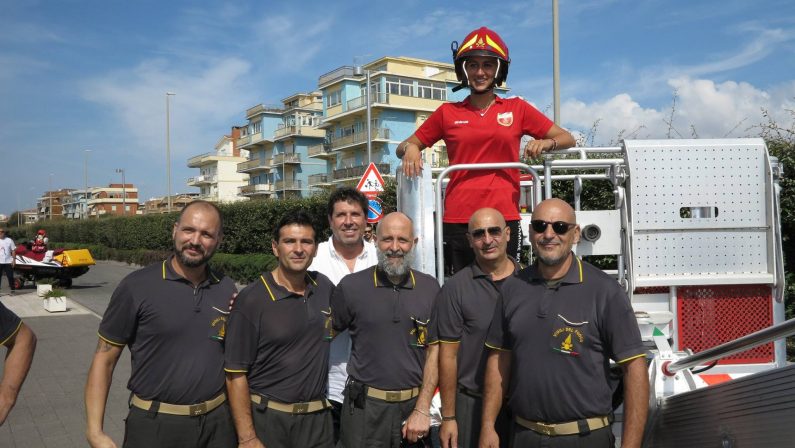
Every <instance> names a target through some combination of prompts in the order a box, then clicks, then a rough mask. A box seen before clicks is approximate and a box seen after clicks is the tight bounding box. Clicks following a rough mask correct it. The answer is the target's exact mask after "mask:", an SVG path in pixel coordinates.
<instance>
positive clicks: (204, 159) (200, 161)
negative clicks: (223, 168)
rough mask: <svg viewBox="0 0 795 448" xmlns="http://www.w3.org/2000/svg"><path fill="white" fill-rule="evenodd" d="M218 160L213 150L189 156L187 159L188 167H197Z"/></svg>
mask: <svg viewBox="0 0 795 448" xmlns="http://www.w3.org/2000/svg"><path fill="white" fill-rule="evenodd" d="M217 161H218V154H216V153H215V152H206V153H204V154H201V155H198V156H194V157H191V158H190V159H188V168H198V167H200V166H202V165H206V164H207V163H209V162H217Z"/></svg>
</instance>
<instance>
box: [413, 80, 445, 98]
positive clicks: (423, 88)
mask: <svg viewBox="0 0 795 448" xmlns="http://www.w3.org/2000/svg"><path fill="white" fill-rule="evenodd" d="M417 85H418V86H419V87H418V92H417V93H418V94H419V95H418V96H419V97H420V98H427V99H429V100H440V101H444V100H445V99H447V90H446V89H445V86H444V84H442V83H439V82H433V81H417Z"/></svg>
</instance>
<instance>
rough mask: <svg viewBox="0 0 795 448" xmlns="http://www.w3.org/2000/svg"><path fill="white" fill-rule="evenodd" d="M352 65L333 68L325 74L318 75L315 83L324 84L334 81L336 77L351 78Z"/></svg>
mask: <svg viewBox="0 0 795 448" xmlns="http://www.w3.org/2000/svg"><path fill="white" fill-rule="evenodd" d="M354 76H355V75H354V71H353V67H351V66H350V65H345V66H342V67H340V68H337V69H334V70H332V71H330V72H328V73H326V74H323V75H320V77H319V78H318V80H317V85H319V86H322V85H324V84H328V83H330V82H332V81H336V80H338V79H342V78H345V77H348V78H352V77H354Z"/></svg>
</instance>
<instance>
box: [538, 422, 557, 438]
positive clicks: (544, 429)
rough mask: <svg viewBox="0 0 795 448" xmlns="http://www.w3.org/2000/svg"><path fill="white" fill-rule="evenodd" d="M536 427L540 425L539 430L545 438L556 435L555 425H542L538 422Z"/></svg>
mask: <svg viewBox="0 0 795 448" xmlns="http://www.w3.org/2000/svg"><path fill="white" fill-rule="evenodd" d="M536 425H538V427H539V429H540V430H541V431H540V432H541V434H544V435H545V436H554V435H555V425H550V424H546V423H540V422H537V423H536Z"/></svg>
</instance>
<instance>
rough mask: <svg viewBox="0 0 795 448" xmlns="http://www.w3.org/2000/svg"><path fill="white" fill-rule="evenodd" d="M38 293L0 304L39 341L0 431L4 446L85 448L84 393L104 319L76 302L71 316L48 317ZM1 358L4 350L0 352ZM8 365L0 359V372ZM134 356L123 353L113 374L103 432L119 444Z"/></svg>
mask: <svg viewBox="0 0 795 448" xmlns="http://www.w3.org/2000/svg"><path fill="white" fill-rule="evenodd" d="M40 300H41V299H39V298H38V297H37V296H36V293H35V291H33V292H28V290H25V293H23V294H15V295H13V296H11V295H7V294H6V293H5V291H3V295H2V297H0V301H2V302H3V304H4V305H5V306H6V307H8V308H10V309H11V310H12V311H14V312H15V313H17V314H18V315H19V316H20V317H22V319H23V320H24V322H25V323H26V324H27V325H28V326H30V327H31V328H32V329H33V331H34V332H35V333H36V336H37V337H38V346H37V348H36V355H35V357H34V358H33V366H32V367H31V370H30V373H29V374H28V378H27V380H26V381H25V384H24V386H23V387H22V391H21V393H20V395H19V399H18V400H17V404H16V406H15V407H14V409H13V410H12V411H11V415H10V416H9V417H8V420H7V421H6V423H5V424H4V425H3V426H2V427H0V448H1V447H15V448H16V447H19V448H23V447H24V448H36V447H58V448H67V447H85V446H88V444H87V442H86V440H85V436H84V432H85V407H84V405H83V389H84V386H85V382H86V374H87V373H88V367H89V365H90V363H91V359H92V357H93V354H94V349H95V347H96V345H97V329H98V327H99V321H100V317H99V316H98V315H97V314H96V313H94V312H93V311H91V310H89V309H87V308H85V307H83V306H81V305H80V304H78V303H75V302H74V301H71V300H69V301H68V303H67V308H68V310H67V312H64V313H52V314H51V313H48V312H47V311H45V310H44V309H43V308H42V306H41V303H40ZM0 354H2V355H3V356H2V358H4V354H5V351H3V350H0ZM3 364H4V361H3V360H0V368H2V367H3ZM129 376H130V355H129V351H128V350H126V349H125V350H124V352H123V354H122V357H121V359H120V360H119V363H118V364H117V367H116V371H115V372H114V375H113V385H112V386H111V390H110V395H109V398H108V408H107V410H106V413H105V430H106V432H107V433H108V434H109V435H110V436H111V437H112V438H113V440H114V441H116V443H117V444H118V445H119V446H121V442H122V437H123V434H124V418H125V417H126V415H127V406H126V402H127V398H128V396H129V392H128V391H127V387H126V385H127V379H128V378H129Z"/></svg>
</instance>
